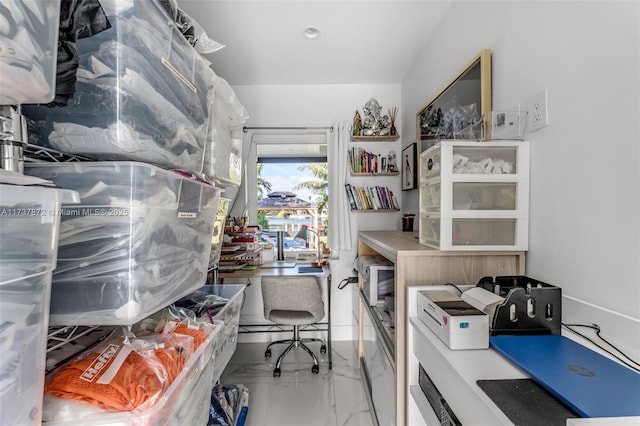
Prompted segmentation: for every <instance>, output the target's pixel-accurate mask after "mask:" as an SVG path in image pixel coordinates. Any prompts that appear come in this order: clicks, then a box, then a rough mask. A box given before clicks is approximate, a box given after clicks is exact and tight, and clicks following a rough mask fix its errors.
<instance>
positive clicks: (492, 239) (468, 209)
mask: <svg viewBox="0 0 640 426" xmlns="http://www.w3.org/2000/svg"><path fill="white" fill-rule="evenodd" d="M528 218H529V144H528V142H516V141H491V142H474V141H457V140H443V141H440V142H438V143H437V144H436V145H434V146H432V147H431V148H429V149H428V150H426V151H424V152H423V153H422V154H421V156H420V230H419V235H420V242H421V243H422V244H425V245H427V246H430V247H433V248H438V249H442V250H465V249H473V250H526V249H527V247H528Z"/></svg>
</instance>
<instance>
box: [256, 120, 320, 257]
mask: <svg viewBox="0 0 640 426" xmlns="http://www.w3.org/2000/svg"><path fill="white" fill-rule="evenodd" d="M326 139H327V136H326V132H325V131H322V132H317V131H316V132H315V133H306V134H296V135H292V134H286V135H283V134H273V133H270V134H266V133H254V134H253V135H252V139H251V141H252V143H251V145H250V146H251V147H252V148H255V149H253V150H250V152H249V156H248V158H249V159H248V161H247V188H248V189H247V191H246V195H247V198H248V206H251V207H248V208H247V210H248V212H249V218H250V221H251V223H257V224H258V225H260V227H261V228H262V229H263V230H264V231H265V233H264V235H265V238H266V239H269V238H271V237H272V238H273V240H274V241H275V237H276V231H278V230H284V231H286V232H287V234H286V235H285V241H284V244H285V249H289V250H304V249H305V248H312V249H316V248H317V247H318V246H317V245H318V244H320V243H322V242H326V232H325V231H326V225H327V215H328V200H329V197H328V192H327V188H328V185H327V177H328V171H327V167H328V165H327V154H326ZM251 159H254V161H255V163H253V162H252V161H251ZM253 164H255V167H253ZM254 188H255V189H254ZM253 206H255V207H253ZM318 207H320V210H318ZM301 225H307V226H308V227H309V228H310V229H312V230H314V231H318V232H319V235H320V238H319V240H318V238H317V236H316V234H315V233H312V232H311V233H309V238H308V242H309V244H308V245H309V247H305V245H304V244H303V243H300V242H299V241H296V240H294V238H293V237H294V235H295V234H296V232H297V231H298V230H299V229H300V226H301Z"/></svg>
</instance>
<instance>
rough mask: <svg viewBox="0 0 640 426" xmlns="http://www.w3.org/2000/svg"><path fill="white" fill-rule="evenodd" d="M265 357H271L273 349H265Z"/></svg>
mask: <svg viewBox="0 0 640 426" xmlns="http://www.w3.org/2000/svg"><path fill="white" fill-rule="evenodd" d="M264 357H265V358H271V349H267V350H266V351H264Z"/></svg>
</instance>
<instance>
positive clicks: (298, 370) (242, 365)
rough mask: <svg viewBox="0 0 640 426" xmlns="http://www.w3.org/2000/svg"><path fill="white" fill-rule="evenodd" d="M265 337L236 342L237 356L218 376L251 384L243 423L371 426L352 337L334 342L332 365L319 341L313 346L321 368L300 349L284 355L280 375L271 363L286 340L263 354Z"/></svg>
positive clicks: (252, 425) (228, 381)
mask: <svg viewBox="0 0 640 426" xmlns="http://www.w3.org/2000/svg"><path fill="white" fill-rule="evenodd" d="M266 346H267V343H238V345H237V348H236V351H235V353H234V355H233V358H232V359H231V360H230V361H229V364H228V365H227V368H226V369H225V371H224V372H223V374H222V377H221V378H220V383H222V384H242V385H244V386H246V387H247V388H248V390H249V411H248V415H247V420H246V423H245V426H373V425H374V421H373V420H372V417H371V412H370V411H369V406H368V404H367V398H366V396H365V388H364V384H363V383H362V380H361V377H360V370H359V367H358V357H357V354H356V352H355V350H354V348H353V343H352V342H348V341H344V342H333V348H332V349H333V369H331V370H329V368H328V358H327V354H321V353H320V351H319V344H317V343H310V344H309V347H310V348H311V350H313V351H314V352H315V353H316V356H318V359H319V361H320V372H319V374H313V373H312V372H311V366H312V365H313V363H312V361H311V358H310V357H309V355H308V354H307V353H306V352H304V351H303V350H302V349H298V350H295V351H291V352H289V354H288V355H287V356H286V357H285V359H284V361H283V363H282V366H281V371H282V375H281V376H280V377H277V378H276V377H273V368H274V366H275V362H276V360H277V359H278V356H279V355H280V353H282V351H283V350H284V349H285V347H286V346H285V345H276V346H275V347H273V348H272V356H271V358H265V357H264V350H265V348H266Z"/></svg>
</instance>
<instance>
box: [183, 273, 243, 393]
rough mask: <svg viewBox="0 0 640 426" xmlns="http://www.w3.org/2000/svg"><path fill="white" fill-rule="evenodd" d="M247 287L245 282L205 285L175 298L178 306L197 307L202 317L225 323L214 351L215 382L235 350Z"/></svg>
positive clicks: (205, 319)
mask: <svg viewBox="0 0 640 426" xmlns="http://www.w3.org/2000/svg"><path fill="white" fill-rule="evenodd" d="M245 288H246V285H243V284H229V285H227V284H225V285H205V286H203V287H201V288H199V289H198V290H197V291H195V292H193V293H192V294H189V295H188V296H186V297H185V298H184V299H181V300H178V301H177V302H176V305H177V306H179V307H185V308H187V309H190V310H192V311H194V312H195V313H196V315H197V316H198V319H199V320H200V321H204V322H211V321H212V322H213V323H214V324H217V323H219V322H222V323H223V324H224V328H223V330H222V333H221V335H220V339H219V340H217V341H215V342H214V348H213V353H212V360H213V363H214V364H215V367H214V372H213V380H214V382H215V381H217V380H218V379H219V378H220V375H221V374H222V372H223V371H224V369H225V367H226V366H227V364H228V363H229V360H230V359H231V357H232V356H233V353H234V352H235V351H236V347H237V344H238V328H239V326H240V310H241V309H242V302H243V301H244V290H245Z"/></svg>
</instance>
